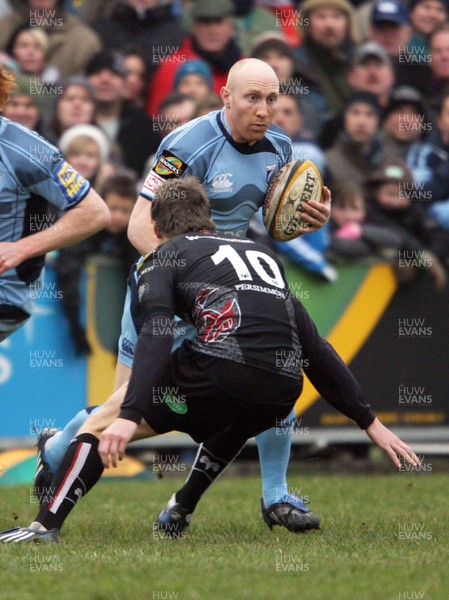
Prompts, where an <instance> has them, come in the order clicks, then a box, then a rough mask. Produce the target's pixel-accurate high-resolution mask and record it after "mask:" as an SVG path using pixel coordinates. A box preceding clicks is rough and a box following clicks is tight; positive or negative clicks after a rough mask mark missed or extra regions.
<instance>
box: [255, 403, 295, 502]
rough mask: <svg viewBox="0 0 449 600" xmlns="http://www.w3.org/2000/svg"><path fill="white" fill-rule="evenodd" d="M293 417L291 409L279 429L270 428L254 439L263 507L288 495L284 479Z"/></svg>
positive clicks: (293, 412) (293, 411)
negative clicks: (257, 456) (260, 477)
mask: <svg viewBox="0 0 449 600" xmlns="http://www.w3.org/2000/svg"><path fill="white" fill-rule="evenodd" d="M294 417H295V410H294V409H293V410H292V412H291V413H290V414H289V415H288V417H286V418H285V419H283V420H282V423H280V426H279V427H272V428H271V429H268V430H267V431H264V432H263V433H260V434H259V435H258V436H257V437H256V442H257V448H258V450H259V462H260V471H261V475H262V489H263V499H264V503H265V506H269V505H270V504H273V503H274V502H278V501H279V500H280V499H281V498H282V496H284V495H285V494H287V493H288V487H287V479H286V477H287V468H288V461H289V458H290V448H291V445H292V431H293V422H294V421H293V420H294Z"/></svg>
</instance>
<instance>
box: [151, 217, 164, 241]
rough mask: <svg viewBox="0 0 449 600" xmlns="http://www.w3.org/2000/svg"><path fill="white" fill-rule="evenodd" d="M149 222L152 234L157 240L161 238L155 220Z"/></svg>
mask: <svg viewBox="0 0 449 600" xmlns="http://www.w3.org/2000/svg"><path fill="white" fill-rule="evenodd" d="M151 223H152V225H153V230H154V235H155V236H156V237H157V239H158V240H161V239H162V235H161V233H160V231H159V227H158V226H157V223H156V221H152V222H151Z"/></svg>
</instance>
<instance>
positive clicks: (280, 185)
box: [263, 160, 323, 242]
mask: <svg viewBox="0 0 449 600" xmlns="http://www.w3.org/2000/svg"><path fill="white" fill-rule="evenodd" d="M322 195H323V181H322V179H321V174H320V172H319V170H318V167H317V166H316V165H315V164H314V163H313V162H312V161H311V160H304V161H301V160H292V161H291V162H289V163H287V164H286V165H284V166H283V167H282V169H280V171H279V172H278V173H277V174H276V175H275V176H274V178H273V181H272V182H271V185H270V187H269V188H268V191H267V193H266V196H265V200H264V203H263V221H264V224H265V227H266V229H267V231H268V233H269V234H270V235H271V237H272V238H273V239H275V240H278V241H279V242H288V241H290V240H294V239H295V238H296V237H298V236H299V235H301V233H299V232H298V227H307V225H308V223H307V222H306V221H303V220H302V219H301V215H302V211H301V206H302V203H303V202H307V201H308V200H315V201H316V202H321V201H322Z"/></svg>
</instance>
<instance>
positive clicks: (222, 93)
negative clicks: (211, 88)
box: [220, 86, 231, 108]
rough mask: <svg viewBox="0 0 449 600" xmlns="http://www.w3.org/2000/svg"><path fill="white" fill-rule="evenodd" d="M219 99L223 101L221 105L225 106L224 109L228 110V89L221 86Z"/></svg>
mask: <svg viewBox="0 0 449 600" xmlns="http://www.w3.org/2000/svg"><path fill="white" fill-rule="evenodd" d="M220 97H221V99H222V100H223V104H224V105H225V106H226V108H229V107H230V105H231V102H230V99H231V92H230V91H229V90H228V88H227V87H226V86H223V87H222V88H221V90H220Z"/></svg>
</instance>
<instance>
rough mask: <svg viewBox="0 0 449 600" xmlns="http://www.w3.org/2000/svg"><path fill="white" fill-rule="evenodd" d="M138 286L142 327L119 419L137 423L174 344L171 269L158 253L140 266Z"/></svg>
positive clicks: (159, 381) (164, 373)
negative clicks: (142, 320)
mask: <svg viewBox="0 0 449 600" xmlns="http://www.w3.org/2000/svg"><path fill="white" fill-rule="evenodd" d="M165 246H168V244H164V245H163V246H162V247H165ZM137 287H138V297H139V302H140V305H141V307H142V311H143V318H144V324H143V326H142V329H141V331H140V333H139V338H138V340H137V345H136V350H135V354H134V362H133V370H132V373H131V378H130V381H129V385H128V390H127V392H126V396H125V400H124V401H123V404H122V407H121V410H120V418H122V419H127V420H129V421H134V422H135V423H140V420H141V418H142V417H143V416H144V414H145V412H146V407H147V406H148V404H149V403H151V402H152V398H153V396H154V395H155V393H156V394H157V389H158V386H162V385H163V384H164V381H165V379H166V376H167V373H168V369H169V365H170V352H171V347H172V343H173V322H174V321H173V317H174V269H172V268H171V265H170V262H169V261H166V260H165V261H164V260H161V257H160V253H159V254H158V251H157V250H156V251H155V252H154V253H153V254H151V255H149V256H148V257H146V259H145V260H144V261H143V263H142V264H141V265H139V267H138V282H137ZM150 425H151V423H150Z"/></svg>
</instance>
